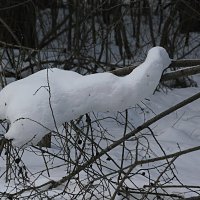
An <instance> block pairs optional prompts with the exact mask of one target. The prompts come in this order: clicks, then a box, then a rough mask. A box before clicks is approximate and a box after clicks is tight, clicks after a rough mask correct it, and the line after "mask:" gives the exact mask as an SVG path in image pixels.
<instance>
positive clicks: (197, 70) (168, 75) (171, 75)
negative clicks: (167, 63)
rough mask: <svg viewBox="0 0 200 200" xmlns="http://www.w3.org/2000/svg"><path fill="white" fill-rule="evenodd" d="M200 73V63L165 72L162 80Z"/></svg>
mask: <svg viewBox="0 0 200 200" xmlns="http://www.w3.org/2000/svg"><path fill="white" fill-rule="evenodd" d="M199 73H200V65H198V66H195V67H190V68H186V69H181V70H178V71H174V72H170V73H166V74H163V76H162V77H161V82H162V81H169V80H173V79H177V78H180V77H183V76H191V75H195V74H199Z"/></svg>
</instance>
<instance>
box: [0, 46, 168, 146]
mask: <svg viewBox="0 0 200 200" xmlns="http://www.w3.org/2000/svg"><path fill="white" fill-rule="evenodd" d="M170 63H171V59H170V58H169V56H168V53H167V52H166V50H165V49H164V48H162V47H154V48H152V49H150V50H149V52H148V55H147V58H146V60H145V62H144V63H142V64H141V65H140V66H138V67H137V68H136V69H135V70H133V72H132V73H131V74H129V75H127V76H125V77H117V76H115V75H113V74H111V73H98V74H92V75H86V76H82V75H80V74H78V73H76V72H72V71H64V70H59V69H56V68H53V69H45V70H42V71H39V72H37V73H35V74H33V75H30V76H28V77H27V78H24V79H22V80H19V81H16V82H13V83H10V84H9V85H8V86H6V87H5V88H4V89H3V90H2V91H1V92H0V118H1V119H6V120H8V121H9V122H10V128H9V130H8V132H7V133H6V134H5V137H6V138H7V139H12V143H13V145H15V146H22V145H24V144H26V145H29V144H37V143H38V142H39V141H40V140H41V139H42V138H43V137H44V136H45V135H46V134H48V133H49V132H51V131H54V130H56V128H58V127H60V126H61V125H62V124H63V123H64V122H67V121H70V120H73V119H76V118H77V117H79V116H80V115H83V114H85V113H87V112H91V111H101V112H104V111H118V110H124V109H126V108H128V107H131V106H134V105H135V104H137V103H138V102H140V101H141V100H143V99H144V98H146V97H149V96H150V95H152V94H153V92H154V90H155V89H156V87H157V85H158V84H159V81H160V77H161V75H162V72H163V70H164V69H165V68H167V67H168V66H169V64H170Z"/></svg>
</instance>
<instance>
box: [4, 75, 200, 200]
mask: <svg viewBox="0 0 200 200" xmlns="http://www.w3.org/2000/svg"><path fill="white" fill-rule="evenodd" d="M196 78H197V80H198V79H200V77H199V76H196ZM198 92H199V87H196V88H184V89H174V90H167V93H166V91H165V92H163V91H160V92H156V93H155V94H154V95H153V96H152V97H151V98H150V99H148V100H145V101H143V103H144V104H143V103H141V104H140V107H139V106H136V107H134V108H132V109H129V110H128V116H129V118H128V119H129V125H131V124H132V126H137V125H139V124H142V123H143V122H144V121H146V120H148V119H149V118H151V117H153V116H155V114H158V113H160V112H162V111H163V110H165V109H167V108H169V107H171V106H172V105H175V104H176V103H178V102H180V101H181V100H183V99H186V98H187V97H189V96H192V95H193V94H195V93H198ZM199 105H200V100H197V101H195V102H193V103H191V104H189V105H187V106H185V107H183V108H181V109H180V110H178V111H176V112H174V113H172V114H170V115H168V116H166V117H165V118H163V119H161V120H160V121H158V122H156V123H155V124H153V125H152V126H151V129H152V131H153V132H154V134H155V135H156V138H157V140H158V142H159V143H160V144H161V145H162V148H163V150H164V151H165V153H166V154H171V153H174V152H177V151H180V150H184V149H187V148H192V147H195V146H199V143H200V133H199V130H200V123H199V120H200V114H199V113H200V106H199ZM90 116H91V118H92V119H93V120H95V119H94V116H98V118H103V117H105V119H104V120H101V125H102V127H104V128H105V129H106V131H107V133H108V135H106V136H105V137H106V138H109V139H110V140H113V141H114V140H117V139H118V138H120V137H122V136H123V132H124V124H121V123H120V122H124V118H123V116H125V113H118V114H116V113H93V114H91V115H90ZM109 116H110V118H108V117H109ZM113 117H116V119H117V121H118V122H117V121H116V120H114V119H113ZM92 124H93V127H94V128H95V126H96V125H95V122H93V123H92ZM131 128H132V127H130V126H129V128H127V132H130V130H131ZM98 134H99V132H97V131H96V132H95V135H96V136H98ZM143 135H145V136H146V139H148V142H147V140H146V139H145V138H142V137H141V138H140V142H141V144H140V146H141V147H142V145H143V147H144V148H143V149H142V148H140V152H139V153H138V156H139V159H141V158H143V159H149V158H154V157H158V156H163V152H162V151H161V149H160V147H159V145H158V144H157V143H156V141H155V140H154V138H153V137H152V136H151V135H150V133H149V132H148V131H147V130H146V133H145V131H144V132H143ZM141 136H142V134H141ZM138 138H139V137H138ZM96 139H97V140H96V142H97V141H98V137H97V138H96ZM56 142H58V141H54V143H55V145H54V146H53V147H52V148H51V149H48V151H49V152H51V153H55V154H56V155H58V156H61V151H60V149H57V148H56ZM110 142H111V141H107V142H105V141H102V142H100V143H99V144H100V145H101V147H106V146H107V144H109V143H110ZM133 144H135V141H131V140H130V141H127V143H126V147H127V149H129V150H130V149H132V150H133V151H134V150H135V145H133ZM147 144H148V145H149V149H150V150H149V152H146V150H145V148H146V145H147ZM36 152H38V153H36ZM14 154H15V158H16V157H17V152H15V153H14ZM19 154H20V156H21V155H22V158H21V159H22V161H23V163H24V165H25V166H26V171H27V177H28V182H30V183H31V182H33V181H34V182H35V183H34V184H35V185H36V186H38V185H40V184H42V183H44V182H46V181H49V180H52V179H53V180H59V179H61V178H62V177H63V176H65V175H67V174H68V172H67V163H66V162H64V161H62V160H61V159H59V158H54V159H52V158H51V156H50V155H48V154H45V153H44V155H46V156H45V158H46V162H47V166H48V170H46V169H47V166H46V165H45V161H44V157H42V153H41V151H39V150H36V149H34V148H32V147H29V148H26V149H25V150H21V151H20V153H19ZM71 154H73V152H71ZM127 155H128V154H127ZM133 155H134V153H133ZM109 156H110V157H111V158H112V159H113V160H114V161H115V162H117V163H121V156H122V148H120V147H119V148H115V149H114V150H112V151H111V152H109ZM5 157H6V156H5V155H4V153H2V156H1V158H0V172H1V179H0V186H1V187H0V192H9V191H12V188H13V187H14V185H15V184H17V182H16V180H15V179H13V182H12V181H11V183H5V174H4V172H5V169H6V164H7V165H8V163H6V159H5ZM22 161H20V162H19V166H22V165H23V164H22ZM101 161H102V162H104V166H106V167H107V168H106V167H104V174H108V173H110V172H112V169H116V164H114V163H113V161H110V160H108V159H107V156H103V157H102V158H101ZM169 161H170V160H169ZM130 163H131V161H130V159H128V157H127V159H126V160H125V161H124V166H126V165H127V166H128V165H129V164H130ZM161 164H162V162H161V161H159V162H156V163H150V164H147V165H142V166H137V167H136V168H134V169H133V172H135V175H133V177H132V181H133V182H131V181H127V182H126V185H127V186H128V187H129V188H132V189H133V188H135V189H136V188H143V187H144V185H149V184H150V182H153V181H155V180H156V178H158V176H159V174H160V173H158V172H161V171H162V170H163V169H164V166H159V165H161ZM19 166H18V168H19ZM156 166H157V168H155V167H156ZM199 166H200V157H199V151H196V152H192V153H189V154H186V155H183V156H181V157H179V158H177V159H176V160H175V162H174V164H173V165H172V166H171V167H172V168H173V172H174V174H172V172H171V170H169V171H168V172H167V173H166V175H165V176H166V177H165V178H166V179H165V180H163V178H162V179H161V180H160V182H159V184H162V183H165V184H164V185H163V186H165V185H166V188H164V187H163V190H164V191H167V192H169V193H170V194H183V195H184V196H194V195H197V193H196V192H194V191H198V189H199V188H198V186H199V185H200V169H199ZM51 167H52V169H51ZM53 167H54V168H53ZM94 168H95V166H94ZM16 171H17V169H16ZM24 171H25V170H24ZM47 171H49V172H48V173H49V175H50V177H48V173H47ZM138 171H139V173H136V172H138ZM81 176H83V177H84V173H82V174H81V173H80V177H81ZM110 177H112V175H110ZM172 177H173V178H172ZM112 178H113V180H114V179H116V176H113V177H112ZM171 178H172V179H171ZM130 180H131V178H130ZM73 181H75V180H72V182H73ZM166 182H167V183H166ZM97 183H98V181H97ZM26 184H28V183H24V185H26ZM83 184H84V181H83ZM181 184H183V185H189V186H193V187H191V189H189V188H188V189H187V188H181V187H180V188H179V187H172V188H170V185H171V186H173V185H176V186H178V185H179V186H180V185H181ZM71 185H72V188H73V183H71ZM22 186H23V182H21V185H19V188H20V187H22ZM195 186H197V188H195ZM99 187H100V189H101V184H100V185H99ZM147 188H148V187H145V188H144V189H145V191H146V190H147ZM18 190H19V189H18ZM62 190H63V187H61V186H60V187H58V188H57V189H54V190H52V191H51V192H49V193H48V195H49V196H51V195H55V194H56V193H57V192H61V191H62ZM68 190H69V191H72V190H70V188H68ZM76 190H77V191H78V188H76V189H75V190H74V192H77V191H76ZM163 190H161V189H160V190H159V191H157V192H160V191H162V192H163ZM192 190H193V191H192ZM111 191H113V190H112V189H111ZM151 191H152V189H151ZM12 192H16V191H15V190H13V191H12ZM184 192H185V193H184ZM25 194H26V193H25ZM100 196H101V195H99V197H100ZM134 196H135V197H138V198H139V197H141V196H139V195H138V194H135V195H134ZM121 197H122V195H117V197H116V199H117V198H118V199H121ZM43 198H44V199H45V197H43ZM65 198H66V199H69V196H67V195H66V196H65V194H63V196H62V197H61V196H59V197H57V198H56V197H55V198H54V199H65ZM85 198H86V197H85ZM2 199H3V198H2ZM77 199H81V198H80V197H79V198H77ZM86 199H87V198H86ZM93 199H97V198H95V197H94V198H93ZM133 199H134V198H133ZM139 199H140V198H139ZM166 199H170V198H169V197H166Z"/></svg>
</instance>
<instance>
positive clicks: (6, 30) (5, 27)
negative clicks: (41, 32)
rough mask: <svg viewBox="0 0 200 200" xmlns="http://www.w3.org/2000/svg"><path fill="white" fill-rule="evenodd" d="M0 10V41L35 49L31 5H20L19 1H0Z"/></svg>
mask: <svg viewBox="0 0 200 200" xmlns="http://www.w3.org/2000/svg"><path fill="white" fill-rule="evenodd" d="M9 7H10V8H9ZM0 9H1V12H0V40H1V41H4V42H6V43H9V44H13V45H19V46H20V45H23V46H27V47H31V48H35V47H36V15H35V8H34V5H33V3H32V2H31V1H25V2H24V3H22V1H20V0H10V1H1V2H0Z"/></svg>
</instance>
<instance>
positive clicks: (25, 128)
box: [0, 48, 200, 200]
mask: <svg viewBox="0 0 200 200" xmlns="http://www.w3.org/2000/svg"><path fill="white" fill-rule="evenodd" d="M158 49H159V48H158ZM158 49H157V50H158ZM154 50H155V49H154ZM157 50H156V51H153V54H151V53H150V54H148V57H147V59H146V61H145V62H144V63H143V64H142V65H141V66H140V67H141V68H140V67H138V68H136V69H135V70H134V71H133V72H132V73H131V74H130V75H128V76H126V77H123V78H118V77H116V76H114V75H112V74H110V73H102V74H94V75H88V76H81V75H79V74H77V73H75V72H66V71H65V72H64V71H62V70H55V69H53V70H51V69H49V70H43V71H41V72H38V73H36V74H34V75H32V76H30V77H28V78H26V79H22V80H20V81H18V82H15V83H11V84H10V85H8V87H5V89H4V90H2V92H1V102H0V106H1V110H0V111H1V113H0V114H1V117H2V118H6V119H7V120H9V121H10V122H11V127H10V129H9V131H8V132H7V133H6V134H5V132H6V129H7V128H6V127H4V128H3V126H2V127H1V130H2V133H3V134H5V136H6V137H7V138H9V137H10V136H11V137H12V138H13V139H14V141H15V140H16V141H17V143H19V144H20V145H21V144H24V143H26V142H28V141H29V140H31V139H32V137H36V142H37V141H39V140H40V139H41V138H42V137H41V135H42V136H43V135H45V134H46V133H48V132H49V130H53V129H54V128H58V129H57V130H56V131H54V132H53V137H52V147H51V148H49V149H47V148H43V149H40V148H38V147H26V148H25V149H24V148H20V149H18V148H11V147H10V146H8V147H5V149H4V150H3V152H2V154H1V157H0V186H1V187H0V197H1V199H3V198H5V199H7V198H8V194H14V196H13V198H21V199H49V198H52V199H94V200H95V199H120V200H121V199H123V198H124V197H125V198H126V199H155V198H157V199H159V197H160V196H162V197H163V198H164V199H166V200H167V199H174V198H175V199H177V197H181V196H186V197H187V196H195V195H197V194H198V190H199V189H200V188H199V185H200V173H199V166H200V158H199V156H198V154H199V152H198V151H195V152H190V153H187V154H183V155H182V156H178V154H177V155H174V156H171V157H168V158H167V159H161V158H162V157H164V156H168V155H171V154H173V153H176V152H183V151H184V150H187V149H191V148H193V147H198V146H200V145H199V142H200V133H199V129H200V123H199V118H200V115H199V113H200V107H199V105H200V100H196V101H194V102H193V103H190V104H188V105H187V106H185V107H183V108H181V109H179V110H177V111H175V112H173V113H171V114H170V115H167V116H166V117H164V118H162V119H160V120H159V121H157V122H155V123H154V124H152V125H151V126H150V127H148V128H146V129H144V130H141V131H140V132H139V133H136V134H135V135H132V137H130V138H129V139H127V140H126V141H122V142H121V145H117V146H116V147H115V148H110V150H109V151H107V152H106V153H102V154H101V152H102V149H106V148H107V147H108V146H110V145H111V147H112V144H113V143H115V142H116V141H117V140H119V139H120V138H122V137H123V136H124V135H126V134H128V133H129V132H131V131H133V130H134V129H135V128H136V127H138V126H140V125H142V124H143V123H144V122H146V121H147V120H148V119H151V118H153V117H154V116H156V115H157V114H159V113H161V112H162V111H164V110H166V109H168V108H170V107H172V106H173V105H175V104H177V103H179V102H181V101H182V100H184V99H186V98H188V97H190V96H192V95H194V94H196V93H198V92H199V87H190V88H184V89H183V88H182V89H173V90H170V89H167V88H163V87H161V88H160V90H159V91H157V92H155V94H154V95H151V96H149V95H150V94H152V93H153V91H154V89H155V87H156V85H157V84H158V82H159V78H160V76H161V74H162V71H163V68H166V67H167V66H168V65H169V63H170V59H169V57H168V56H167V54H166V52H165V51H164V54H160V53H161V52H162V53H163V49H161V52H160V50H159V51H158V52H157ZM149 55H151V56H149ZM165 56H166V57H165ZM149 57H150V59H149ZM163 57H165V58H163ZM161 58H163V59H161ZM160 67H163V68H160ZM66 77H67V78H68V81H69V79H70V83H69V82H68V83H69V84H68V85H64V83H65V78H66ZM131 80H132V81H131ZM195 80H196V81H197V84H198V85H200V82H199V80H200V76H198V75H196V76H195ZM130 86H131V87H130ZM66 88H67V90H66ZM131 88H133V89H131ZM77 89H78V90H77ZM113 91H114V92H113ZM69 94H70V95H69ZM73 95H74V96H73ZM27 97H28V98H27ZM72 97H73V98H72ZM136 97H137V98H136ZM145 97H147V98H148V99H144V98H145ZM141 100H142V102H140V101H141ZM124 102H125V103H124ZM137 102H140V103H139V104H137V105H135V103H137ZM130 105H133V106H134V105H135V106H134V107H132V108H130V109H128V110H126V111H123V112H114V111H116V110H121V109H124V108H126V107H130ZM35 108H36V109H35ZM107 110H110V111H113V112H104V113H102V112H97V111H107ZM89 111H95V112H90V113H89V114H88V115H84V116H82V118H80V119H79V120H75V121H74V122H69V121H70V120H72V119H75V118H77V117H78V116H79V115H82V114H84V113H85V112H89ZM74 112H75V114H74ZM52 116H53V117H52ZM57 120H58V121H57ZM65 121H67V122H69V123H68V124H65V125H63V126H61V127H60V128H59V126H60V125H61V124H63V123H64V122H65ZM54 122H55V124H56V125H57V127H56V126H55V125H54ZM15 124H17V125H16V127H14V125H15ZM38 126H39V127H40V128H39V129H37V127H38ZM13 127H14V128H13ZM10 130H11V132H10ZM36 130H37V131H36ZM44 130H45V131H44ZM36 132H37V133H38V134H41V135H39V136H38V135H35V134H34V133H36ZM197 149H198V148H197ZM199 149H200V148H199ZM98 155H102V156H101V157H100V158H98V159H96V160H93V162H91V163H90V161H91V159H93V158H95V156H98ZM147 161H148V162H147ZM85 163H88V164H87V165H86V164H85ZM75 172H76V173H75ZM68 177H69V178H68ZM123 178H124V180H123ZM52 180H54V181H55V182H52ZM63 180H65V181H63ZM45 183H48V184H45ZM57 183H59V184H58V185H57V187H55V184H57ZM51 186H52V187H53V189H51ZM49 187H50V188H49ZM116 188H117V190H116ZM115 191H117V192H116V193H115ZM147 194H148V195H147ZM145 195H147V197H146V196H145ZM5 196H6V197H5ZM112 197H113V198H112Z"/></svg>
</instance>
